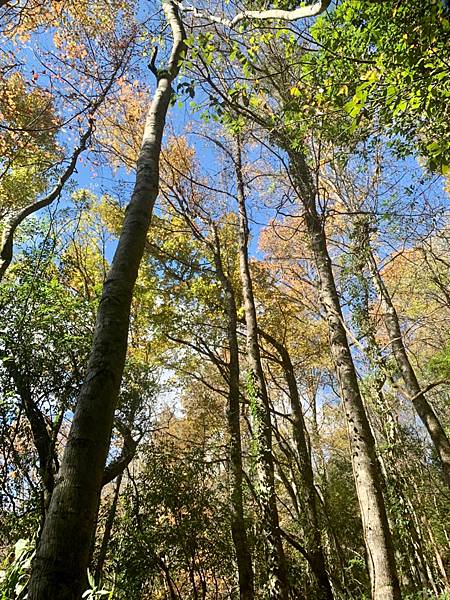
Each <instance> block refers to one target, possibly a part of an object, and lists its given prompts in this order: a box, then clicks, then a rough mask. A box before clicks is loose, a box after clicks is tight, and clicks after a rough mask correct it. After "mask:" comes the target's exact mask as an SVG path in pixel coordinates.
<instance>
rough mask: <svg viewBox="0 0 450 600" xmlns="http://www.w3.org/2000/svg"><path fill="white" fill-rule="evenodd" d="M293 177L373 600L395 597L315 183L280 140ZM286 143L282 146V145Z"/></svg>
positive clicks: (377, 480) (375, 473) (382, 513)
mask: <svg viewBox="0 0 450 600" xmlns="http://www.w3.org/2000/svg"><path fill="white" fill-rule="evenodd" d="M283 145H284V147H285V149H286V151H287V153H288V156H289V167H290V174H291V177H292V181H293V183H294V185H295V187H296V191H297V194H298V195H299V198H300V200H301V202H302V204H303V206H304V209H305V214H304V218H305V223H306V227H307V231H308V235H309V239H310V244H311V248H312V251H313V255H314V260H315V264H316V269H317V273H318V277H319V291H320V298H321V303H322V305H323V307H324V310H325V314H326V317H327V321H328V333H329V340H330V348H331V352H332V357H333V361H334V365H335V368H336V374H337V378H338V381H339V385H340V389H341V397H342V402H343V406H344V411H345V416H346V421H347V430H348V434H349V440H350V448H351V455H352V466H353V473H354V477H355V484H356V491H357V495H358V501H359V506H360V511H361V518H362V524H363V531H364V538H365V545H366V550H367V562H368V567H369V575H370V581H371V592H372V598H373V600H399V599H400V598H401V594H400V587H399V583H398V578H397V572H396V566H395V558H394V549H393V544H392V538H391V533H390V530H389V525H388V520H387V515H386V508H385V504H384V499H383V494H382V487H381V480H382V479H381V478H382V475H381V472H380V467H379V464H378V461H377V457H376V453H375V440H374V438H373V435H372V431H371V429H370V425H369V422H368V419H367V415H366V413H365V410H364V405H363V401H362V398H361V393H360V390H359V386H358V380H357V375H356V370H355V366H354V363H353V358H352V355H351V352H350V348H349V345H348V340H347V334H346V330H345V327H344V323H343V315H342V309H341V306H340V301H339V296H338V293H337V289H336V284H335V280H334V274H333V269H332V264H331V259H330V256H329V254H328V247H327V240H326V234H325V230H324V223H323V221H322V219H321V217H320V216H319V214H318V212H317V207H316V197H317V193H316V185H315V182H314V180H313V177H312V175H311V172H310V170H309V167H308V165H307V164H306V160H305V158H304V156H303V155H302V154H301V152H297V151H294V150H292V149H291V148H290V146H289V144H283ZM286 146H287V147H286Z"/></svg>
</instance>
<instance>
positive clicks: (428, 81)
mask: <svg viewBox="0 0 450 600" xmlns="http://www.w3.org/2000/svg"><path fill="white" fill-rule="evenodd" d="M312 34H313V36H314V37H315V39H316V40H317V41H318V42H319V44H320V47H321V48H322V50H321V51H320V52H319V54H318V55H317V56H316V58H315V59H313V60H314V61H315V63H316V69H315V72H314V81H316V82H317V84H319V82H320V81H322V87H323V88H324V93H325V95H326V96H327V98H328V99H329V100H330V102H331V103H332V104H333V105H334V106H335V107H336V108H340V109H341V110H343V112H344V114H345V113H346V114H347V115H348V117H349V119H350V121H349V125H348V129H347V130H344V132H343V136H342V137H341V139H342V140H343V141H345V138H346V136H348V135H349V134H350V135H351V134H352V133H354V132H356V129H357V128H358V132H357V133H358V134H359V135H361V134H363V135H366V136H368V135H369V134H370V133H371V132H372V131H374V130H375V128H378V127H379V126H380V125H381V126H382V127H384V129H385V131H386V132H387V133H388V134H390V135H391V136H393V145H394V147H396V148H397V151H398V153H399V155H403V156H404V155H405V154H407V153H411V152H412V151H414V148H417V150H418V153H419V154H420V155H421V156H423V157H424V158H425V159H426V161H427V165H428V166H429V168H430V169H431V170H433V171H440V172H442V173H445V172H447V170H448V168H449V165H450V150H449V144H448V139H449V135H450V131H449V125H448V123H449V119H448V114H447V110H448V106H449V98H450V87H449V81H450V76H449V68H448V63H447V62H446V59H445V57H446V55H447V53H448V37H449V35H450V22H449V20H448V15H447V13H446V12H445V10H444V7H443V3H441V2H440V1H439V0H427V1H426V2H422V1H419V0H413V1H411V2H400V3H389V2H359V1H357V2H355V1H353V0H352V1H348V2H342V3H340V4H339V5H338V6H337V7H336V9H335V10H334V11H333V12H332V13H331V14H330V15H329V17H327V18H325V17H323V18H320V19H318V21H317V23H316V25H315V26H314V27H313V28H312ZM344 122H345V118H344ZM366 125H367V126H368V129H366V130H365V129H364V127H365V126H366ZM396 136H398V137H400V139H401V140H403V142H404V143H402V144H399V145H397V144H396V143H395V137H396Z"/></svg>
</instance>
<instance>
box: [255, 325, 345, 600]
mask: <svg viewBox="0 0 450 600" xmlns="http://www.w3.org/2000/svg"><path fill="white" fill-rule="evenodd" d="M260 332H261V335H262V337H264V338H266V339H267V341H268V342H269V343H270V344H272V346H273V347H274V348H275V349H276V350H277V351H278V354H279V355H280V357H281V366H282V367H283V371H284V375H285V378H286V382H287V384H288V388H289V400H290V402H291V410H292V417H293V427H292V434H293V438H294V442H295V448H296V450H297V457H298V460H299V467H300V475H301V477H302V483H303V489H302V492H303V500H304V506H305V509H306V516H307V520H308V525H309V529H308V530H307V531H306V532H305V535H306V541H305V546H306V550H307V552H308V562H309V564H310V567H311V569H312V571H313V573H314V576H315V578H316V580H317V585H318V587H319V596H318V598H320V599H321V600H322V599H323V600H333V591H332V588H331V584H330V580H329V577H328V573H327V569H326V560H325V554H324V552H323V546H322V540H321V535H320V524H319V519H318V516H317V505H316V490H315V486H314V475H313V470H312V465H311V455H310V453H309V449H308V444H307V440H306V435H305V431H306V425H305V420H304V418H303V410H302V405H301V402H300V395H299V393H298V386H297V380H296V378H295V371H294V366H293V365H292V361H291V357H290V356H289V352H288V350H287V349H286V348H285V346H284V345H283V344H281V343H280V342H279V341H278V340H276V339H275V338H274V337H273V336H271V335H269V334H268V333H266V332H263V331H261V330H260Z"/></svg>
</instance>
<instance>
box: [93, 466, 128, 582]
mask: <svg viewBox="0 0 450 600" xmlns="http://www.w3.org/2000/svg"><path fill="white" fill-rule="evenodd" d="M122 476H123V471H122V473H120V475H119V476H118V477H117V479H116V484H115V486H114V492H113V499H112V502H111V506H110V507H109V510H108V515H107V517H106V523H105V529H104V531H103V537H102V543H101V545H100V551H99V553H98V558H97V564H96V565H95V573H94V579H95V582H96V583H97V585H99V583H100V580H101V578H102V574H103V567H104V565H105V560H106V554H107V551H108V545H109V541H110V539H111V533H112V529H113V525H114V519H115V517H116V512H117V503H118V501H119V494H120V486H121V485H122Z"/></svg>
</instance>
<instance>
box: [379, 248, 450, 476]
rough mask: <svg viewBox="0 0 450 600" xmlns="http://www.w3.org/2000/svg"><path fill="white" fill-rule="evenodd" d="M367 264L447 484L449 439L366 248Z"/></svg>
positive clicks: (394, 348)
mask: <svg viewBox="0 0 450 600" xmlns="http://www.w3.org/2000/svg"><path fill="white" fill-rule="evenodd" d="M368 251H369V255H368V262H369V268H370V271H371V274H372V277H373V280H374V282H375V285H376V288H377V290H378V294H379V297H380V300H381V304H382V308H383V318H384V324H385V327H386V330H387V333H388V336H389V342H390V345H391V347H392V351H393V353H394V357H395V360H396V363H397V366H398V369H399V371H400V373H401V376H402V379H403V382H404V385H405V389H406V392H407V394H408V396H409V398H410V400H411V402H412V404H413V406H414V408H415V409H416V412H417V414H418V415H419V417H420V419H421V421H422V423H423V424H424V425H425V427H426V429H427V431H428V433H429V435H430V438H431V440H432V442H433V444H434V447H435V448H436V452H437V454H438V456H439V459H440V461H441V464H442V472H443V475H444V480H445V482H446V484H447V485H448V486H449V487H450V441H449V439H448V437H447V435H446V433H445V431H444V428H443V427H442V425H441V423H440V421H439V419H438V418H437V416H436V413H435V412H434V410H433V408H432V406H431V405H430V404H429V402H428V401H427V399H426V397H425V394H424V393H423V392H422V390H421V387H420V385H419V382H418V380H417V376H416V373H415V371H414V369H413V366H412V365H411V362H410V360H409V357H408V354H407V352H406V348H405V345H404V343H403V335H402V331H401V328H400V323H399V320H398V315H397V311H396V310H395V306H394V304H393V303H392V299H391V296H390V294H389V290H388V289H387V287H386V285H385V284H384V281H383V279H382V277H381V275H380V273H379V271H378V267H377V264H376V262H375V258H374V256H373V254H372V252H371V249H370V248H369V249H368Z"/></svg>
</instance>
